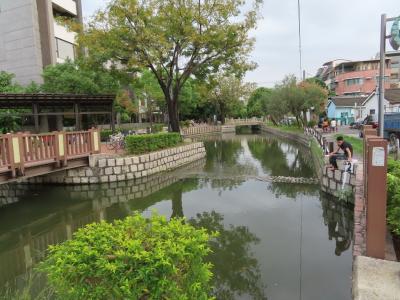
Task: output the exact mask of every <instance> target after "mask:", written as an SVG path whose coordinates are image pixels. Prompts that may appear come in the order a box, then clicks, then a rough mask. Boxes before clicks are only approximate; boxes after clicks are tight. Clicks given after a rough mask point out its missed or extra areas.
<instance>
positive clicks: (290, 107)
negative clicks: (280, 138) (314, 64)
mask: <svg viewBox="0 0 400 300" xmlns="http://www.w3.org/2000/svg"><path fill="white" fill-rule="evenodd" d="M328 92H329V91H328V89H326V88H325V87H323V86H322V85H321V84H320V82H317V81H314V80H305V81H302V82H300V83H298V82H297V81H296V77H295V76H294V75H289V76H286V77H285V78H284V79H283V80H282V82H280V83H278V84H276V85H275V87H274V88H273V89H267V88H258V89H256V90H255V91H254V92H253V94H252V95H251V97H250V99H249V102H248V105H247V112H248V115H249V116H257V117H260V116H266V115H267V116H269V117H270V119H271V120H272V122H274V123H275V124H277V123H278V122H279V121H280V120H281V119H282V118H283V117H284V116H286V115H291V116H294V117H296V119H297V120H298V122H299V123H302V124H303V125H304V124H305V122H306V118H305V114H306V112H307V111H311V112H314V113H315V114H317V115H318V114H319V113H320V112H322V111H324V110H325V102H326V100H327V98H328Z"/></svg>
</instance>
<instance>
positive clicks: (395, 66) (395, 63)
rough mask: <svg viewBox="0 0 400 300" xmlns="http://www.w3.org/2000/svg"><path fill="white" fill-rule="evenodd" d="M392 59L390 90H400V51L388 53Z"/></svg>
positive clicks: (388, 56) (387, 55)
mask: <svg viewBox="0 0 400 300" xmlns="http://www.w3.org/2000/svg"><path fill="white" fill-rule="evenodd" d="M386 57H387V58H390V69H391V73H390V88H391V89H396V88H400V51H390V52H387V53H386Z"/></svg>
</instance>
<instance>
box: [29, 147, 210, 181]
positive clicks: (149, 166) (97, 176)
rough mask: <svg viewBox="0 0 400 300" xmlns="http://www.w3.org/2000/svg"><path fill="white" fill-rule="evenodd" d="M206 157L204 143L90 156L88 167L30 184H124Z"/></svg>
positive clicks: (63, 172)
mask: <svg viewBox="0 0 400 300" xmlns="http://www.w3.org/2000/svg"><path fill="white" fill-rule="evenodd" d="M205 156H206V151H205V148H204V144H203V143H202V142H198V143H190V144H187V145H182V146H178V147H173V148H169V149H164V150H160V151H155V152H151V153H147V154H143V155H138V156H137V155H135V156H131V155H126V156H119V155H103V154H96V155H92V156H90V158H89V166H88V167H81V168H76V169H71V170H66V171H62V172H57V173H53V174H49V175H45V176H38V177H33V178H30V179H28V180H27V182H28V183H31V184H37V183H55V184H70V185H79V184H97V183H106V182H116V181H125V180H131V179H138V178H143V177H147V176H150V175H153V174H157V173H160V172H166V171H170V170H173V169H176V168H178V167H180V166H183V165H186V164H189V163H191V162H194V161H197V160H200V159H202V158H204V157H205Z"/></svg>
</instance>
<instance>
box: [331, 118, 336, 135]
mask: <svg viewBox="0 0 400 300" xmlns="http://www.w3.org/2000/svg"><path fill="white" fill-rule="evenodd" d="M331 131H333V132H335V131H337V124H336V120H335V119H332V120H331Z"/></svg>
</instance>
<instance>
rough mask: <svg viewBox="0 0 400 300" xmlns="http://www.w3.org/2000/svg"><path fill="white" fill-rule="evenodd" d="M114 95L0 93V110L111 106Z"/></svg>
mask: <svg viewBox="0 0 400 300" xmlns="http://www.w3.org/2000/svg"><path fill="white" fill-rule="evenodd" d="M114 99H115V95H86V94H46V93H38V94H8V93H7V94H2V93H0V108H14V107H25V106H27V105H32V104H33V103H35V104H39V105H40V104H42V105H54V106H58V105H65V104H75V103H76V104H85V105H111V104H112V103H113V102H114Z"/></svg>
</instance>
